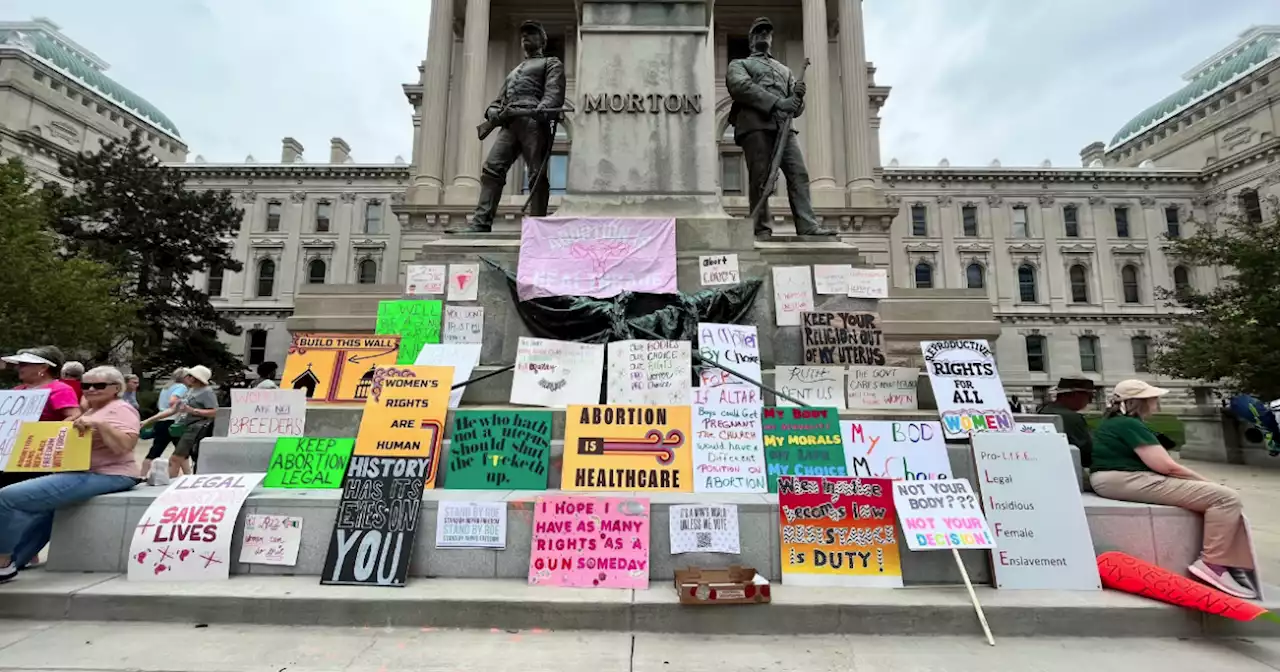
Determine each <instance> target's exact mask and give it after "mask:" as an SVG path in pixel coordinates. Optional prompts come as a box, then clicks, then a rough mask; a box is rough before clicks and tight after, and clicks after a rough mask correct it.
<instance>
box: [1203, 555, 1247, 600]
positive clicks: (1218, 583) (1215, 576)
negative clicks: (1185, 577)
mask: <svg viewBox="0 0 1280 672" xmlns="http://www.w3.org/2000/svg"><path fill="white" fill-rule="evenodd" d="M1187 571H1188V572H1191V575H1192V576H1194V577H1196V578H1197V579H1200V580H1201V581H1203V582H1205V583H1207V584H1209V585H1210V586H1213V587H1214V588H1217V589H1218V590H1221V591H1222V592H1224V593H1226V594H1228V595H1233V596H1235V597H1238V598H1240V599H1242V600H1256V599H1258V596H1257V594H1255V593H1254V592H1253V591H1251V590H1249V589H1248V588H1245V587H1244V586H1242V585H1240V584H1239V583H1237V582H1236V580H1235V579H1233V578H1231V572H1230V571H1229V570H1228V569H1227V568H1226V567H1219V566H1217V565H1210V564H1209V563H1207V562H1205V561H1204V560H1203V559H1201V560H1196V561H1195V562H1194V563H1192V565H1191V566H1190V567H1188V568H1187Z"/></svg>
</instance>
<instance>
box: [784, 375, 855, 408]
mask: <svg viewBox="0 0 1280 672" xmlns="http://www.w3.org/2000/svg"><path fill="white" fill-rule="evenodd" d="M774 375H775V377H776V379H775V380H774V387H775V389H777V390H778V391H779V392H782V393H784V394H787V395H790V396H792V397H795V398H796V399H799V400H800V401H803V402H804V403H806V404H809V405H810V406H835V407H838V408H843V407H844V367H840V366H779V367H777V368H775V369H774ZM778 405H779V406H795V405H796V404H794V403H792V402H791V401H788V400H787V399H784V398H782V397H781V396H779V397H778Z"/></svg>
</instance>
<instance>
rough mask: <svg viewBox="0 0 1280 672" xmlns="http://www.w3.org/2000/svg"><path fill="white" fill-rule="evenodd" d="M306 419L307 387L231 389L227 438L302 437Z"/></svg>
mask: <svg viewBox="0 0 1280 672" xmlns="http://www.w3.org/2000/svg"><path fill="white" fill-rule="evenodd" d="M306 422H307V391H306V390H281V389H262V388H257V387H254V388H249V389H233V390H231V419H230V420H229V421H228V423H227V436H228V437H235V438H264V439H265V438H270V439H274V438H279V437H281V436H302V435H303V432H304V429H305V427H306Z"/></svg>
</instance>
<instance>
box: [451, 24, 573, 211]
mask: <svg viewBox="0 0 1280 672" xmlns="http://www.w3.org/2000/svg"><path fill="white" fill-rule="evenodd" d="M520 46H521V47H522V48H523V49H524V60H523V61H521V62H520V65H517V66H516V68H515V70H512V71H511V72H510V73H508V74H507V79H506V81H505V82H504V83H503V85H502V91H501V92H500V93H499V94H498V97H497V98H495V99H494V101H493V102H492V103H490V104H489V107H488V108H487V109H486V110H485V111H484V118H485V119H486V120H487V121H490V122H493V124H494V125H496V126H498V127H500V128H499V130H498V139H497V141H496V142H494V143H493V148H492V149H490V150H489V156H488V158H486V159H485V161H484V168H483V169H482V170H481V175H480V202H479V203H478V204H476V211H475V214H473V215H472V216H471V223H470V224H469V225H468V226H464V227H461V228H454V229H449V230H448V231H446V233H488V232H489V231H491V230H493V216H494V214H495V213H496V212H497V210H498V201H499V200H500V199H501V198H502V188H503V187H504V186H506V184H507V172H508V171H510V170H511V164H513V163H515V160H516V157H517V156H519V157H523V158H524V165H525V169H526V170H527V171H528V173H529V176H530V179H531V180H533V181H534V183H533V184H531V185H529V193H530V199H531V202H530V204H529V214H530V215H532V216H534V217H545V216H546V214H547V200H548V199H549V198H550V197H551V183H550V181H549V180H548V179H547V174H546V170H545V169H544V166H545V165H546V160H547V155H548V154H549V153H550V152H551V143H552V142H553V141H554V140H555V138H553V137H551V119H552V117H553V115H555V114H558V112H551V111H550V110H559V108H561V107H563V106H564V64H562V63H561V62H560V59H558V58H555V57H554V56H544V55H543V53H542V50H543V49H544V48H545V47H546V46H547V31H545V30H543V29H542V24H540V23H538V22H536V21H525V22H524V23H523V24H521V25H520ZM531 111H532V114H530V112H531ZM436 123H444V120H437V121H436Z"/></svg>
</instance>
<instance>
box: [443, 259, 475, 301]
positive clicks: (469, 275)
mask: <svg viewBox="0 0 1280 672" xmlns="http://www.w3.org/2000/svg"><path fill="white" fill-rule="evenodd" d="M479 296H480V264H449V293H448V300H449V301H475V300H476V299H477V298H478V297H479Z"/></svg>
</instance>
